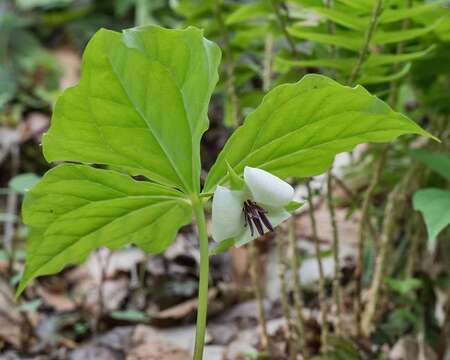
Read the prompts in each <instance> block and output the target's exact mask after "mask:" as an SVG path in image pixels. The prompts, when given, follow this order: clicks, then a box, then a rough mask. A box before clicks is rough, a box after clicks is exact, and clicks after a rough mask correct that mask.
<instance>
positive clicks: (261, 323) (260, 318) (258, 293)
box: [249, 241, 269, 352]
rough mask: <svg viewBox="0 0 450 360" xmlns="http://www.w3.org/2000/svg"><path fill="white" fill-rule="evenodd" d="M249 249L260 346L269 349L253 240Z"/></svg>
mask: <svg viewBox="0 0 450 360" xmlns="http://www.w3.org/2000/svg"><path fill="white" fill-rule="evenodd" d="M249 250H250V276H251V279H252V285H253V290H254V292H255V299H256V302H257V304H258V322H259V326H260V327H261V348H262V350H263V351H265V352H268V351H269V333H268V331H267V319H266V313H265V311H264V303H263V300H264V299H263V291H262V288H261V282H260V281H259V278H258V273H259V271H258V263H259V259H258V248H257V247H256V244H255V242H254V241H252V242H250V244H249Z"/></svg>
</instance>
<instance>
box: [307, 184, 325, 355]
mask: <svg viewBox="0 0 450 360" xmlns="http://www.w3.org/2000/svg"><path fill="white" fill-rule="evenodd" d="M306 189H307V190H308V214H309V219H310V221H311V228H312V237H313V240H314V245H315V249H316V259H317V265H318V267H319V303H320V321H321V323H322V324H321V325H322V326H321V328H322V332H321V343H322V346H321V350H322V352H323V353H324V352H326V351H327V350H328V308H327V304H326V302H325V301H326V298H325V295H326V294H325V275H324V271H323V264H322V258H321V254H320V244H319V237H318V236H317V224H316V218H315V216H314V206H313V194H312V189H311V185H310V183H309V181H307V182H306Z"/></svg>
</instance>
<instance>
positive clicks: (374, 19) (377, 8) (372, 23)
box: [348, 0, 383, 86]
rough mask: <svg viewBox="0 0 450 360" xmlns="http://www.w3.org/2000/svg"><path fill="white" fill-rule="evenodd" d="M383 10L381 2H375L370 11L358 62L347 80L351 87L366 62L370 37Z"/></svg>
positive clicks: (380, 0)
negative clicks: (370, 14)
mask: <svg viewBox="0 0 450 360" xmlns="http://www.w3.org/2000/svg"><path fill="white" fill-rule="evenodd" d="M382 10H383V0H377V1H376V3H375V5H374V7H373V11H372V17H371V19H370V23H369V27H368V28H367V31H366V36H365V38H364V43H363V46H362V47H361V51H360V52H359V57H358V61H357V63H356V65H355V67H354V68H353V71H352V73H351V74H350V78H349V79H348V84H349V85H351V86H353V85H354V83H355V82H356V80H357V79H358V77H359V74H360V73H361V69H362V66H363V64H364V62H365V61H366V57H367V54H368V53H369V47H370V42H371V41H372V37H373V35H374V33H375V29H376V28H377V25H378V20H379V18H380V15H381V12H382Z"/></svg>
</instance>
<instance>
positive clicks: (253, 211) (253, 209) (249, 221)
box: [242, 200, 273, 236]
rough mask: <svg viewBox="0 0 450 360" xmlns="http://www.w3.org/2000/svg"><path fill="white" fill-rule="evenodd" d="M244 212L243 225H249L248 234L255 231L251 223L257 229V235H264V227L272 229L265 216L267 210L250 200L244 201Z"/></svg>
mask: <svg viewBox="0 0 450 360" xmlns="http://www.w3.org/2000/svg"><path fill="white" fill-rule="evenodd" d="M242 212H243V213H244V226H249V227H250V234H251V235H252V236H253V234H254V233H255V231H254V228H253V225H254V226H255V228H256V230H257V231H258V234H259V235H264V227H263V225H264V226H265V227H266V228H267V229H268V230H269V231H273V226H272V224H271V223H270V221H269V219H268V218H267V215H266V214H267V210H265V209H263V208H262V207H261V206H259V205H258V204H256V203H255V202H253V201H251V200H247V201H244V207H243V208H242Z"/></svg>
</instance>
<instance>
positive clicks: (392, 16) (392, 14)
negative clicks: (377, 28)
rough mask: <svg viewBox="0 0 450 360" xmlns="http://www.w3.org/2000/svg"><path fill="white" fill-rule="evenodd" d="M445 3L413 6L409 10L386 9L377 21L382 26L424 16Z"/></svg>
mask: <svg viewBox="0 0 450 360" xmlns="http://www.w3.org/2000/svg"><path fill="white" fill-rule="evenodd" d="M446 2H447V0H437V1H433V2H430V3H426V4H420V5H414V6H412V7H409V8H407V7H403V8H399V9H386V10H384V11H383V13H382V14H381V16H380V20H379V21H380V23H381V24H383V23H391V22H395V21H401V20H404V19H410V18H412V17H414V16H418V15H423V14H426V13H428V12H430V11H432V10H434V9H436V8H438V7H442V4H444V3H446Z"/></svg>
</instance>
